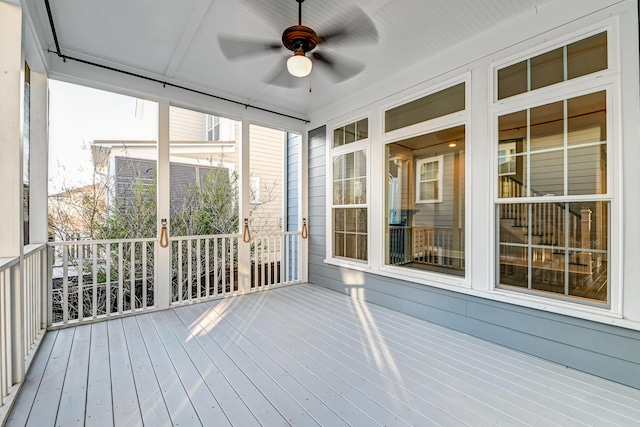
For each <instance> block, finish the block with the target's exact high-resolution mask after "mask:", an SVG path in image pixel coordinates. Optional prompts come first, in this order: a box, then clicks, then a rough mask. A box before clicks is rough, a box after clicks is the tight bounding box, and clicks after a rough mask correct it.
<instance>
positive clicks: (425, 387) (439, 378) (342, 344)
mask: <svg viewBox="0 0 640 427" xmlns="http://www.w3.org/2000/svg"><path fill="white" fill-rule="evenodd" d="M274 297H277V298H280V297H279V296H276V295H274ZM283 302H284V303H285V304H288V303H287V301H286V299H284V300H283ZM318 304H319V302H318ZM272 306H274V307H276V308H278V309H281V310H282V311H283V312H284V313H286V314H287V315H289V316H291V317H292V318H293V317H295V318H296V319H297V320H296V321H297V323H299V324H302V325H304V327H305V328H311V329H312V330H314V331H317V333H318V334H319V336H321V337H322V339H323V341H324V342H325V343H327V344H329V345H332V346H334V347H335V348H337V349H338V352H339V357H340V358H342V359H347V360H352V361H353V362H354V363H353V364H350V366H353V367H354V368H357V369H358V370H359V372H361V374H364V373H366V372H368V371H375V372H380V373H381V374H382V376H383V377H385V376H386V378H387V380H390V381H393V380H394V378H398V379H400V380H401V381H402V383H403V385H404V387H409V388H410V390H411V391H413V392H414V393H416V394H417V395H419V396H422V397H423V399H424V400H426V401H432V400H433V398H434V397H433V395H432V394H427V396H424V393H425V392H426V393H428V392H429V391H435V392H437V393H438V394H440V395H441V396H442V397H447V398H448V399H449V400H452V401H453V402H458V403H459V405H458V407H459V408H467V409H472V410H473V412H475V413H476V414H477V415H476V416H478V417H480V418H482V417H485V416H486V417H489V419H495V420H498V421H499V422H502V423H507V424H517V421H516V420H520V422H525V423H531V424H540V423H546V424H549V423H552V424H553V423H554V422H553V421H552V420H549V419H545V418H544V417H542V416H540V415H539V414H536V413H534V412H532V411H531V410H530V409H526V408H525V407H522V405H519V403H520V404H521V403H522V401H517V399H515V398H514V396H513V395H511V394H510V393H508V392H506V391H505V390H502V389H501V388H499V387H496V386H494V385H493V384H491V383H487V382H484V381H479V380H478V379H477V378H475V377H473V376H471V375H468V374H467V373H465V372H459V368H457V367H454V366H450V365H447V364H446V363H443V362H442V361H441V360H440V359H441V358H440V357H433V356H428V355H427V354H425V355H419V356H418V357H416V358H411V357H408V356H407V355H406V354H405V353H403V352H401V351H398V349H396V348H394V347H393V345H390V344H389V343H388V342H377V343H376V342H375V339H374V338H375V333H373V332H371V331H369V332H368V333H362V334H358V333H356V331H354V329H358V328H360V326H358V324H359V323H362V321H363V320H362V319H359V318H357V317H355V318H351V319H350V318H348V317H346V316H344V315H342V316H341V317H336V318H332V316H331V314H330V313H329V312H326V311H324V308H323V309H318V308H316V309H314V310H310V309H309V308H308V307H305V308H300V307H298V306H297V303H296V304H291V305H290V306H284V307H279V306H278V304H272ZM315 307H318V305H315ZM320 310H322V311H320ZM361 315H364V316H366V315H365V314H361ZM345 319H346V320H345ZM290 321H291V320H290V319H289V320H287V319H284V320H283V322H285V323H289V322H290ZM391 338H392V337H386V340H387V341H388V340H390V339H391ZM360 349H363V350H360ZM358 351H363V354H362V356H361V357H360V358H359V359H356V358H354V356H353V354H355V353H356V352H358ZM361 362H362V363H361ZM363 364H364V366H363ZM456 370H458V373H461V374H462V375H456ZM476 396H482V400H483V401H484V402H483V401H479V400H478V399H474V397H476ZM514 400H515V401H514ZM478 403H484V404H482V405H478ZM453 413H455V414H456V415H458V414H460V415H463V414H464V410H462V411H455V412H453ZM505 415H506V417H505Z"/></svg>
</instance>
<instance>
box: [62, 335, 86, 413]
mask: <svg viewBox="0 0 640 427" xmlns="http://www.w3.org/2000/svg"><path fill="white" fill-rule="evenodd" d="M75 332H76V333H75V336H74V337H73V344H72V346H71V354H70V355H69V367H68V368H67V372H66V375H65V377H64V385H63V386H62V397H61V398H60V407H59V409H58V417H57V418H56V426H74V425H75V426H83V425H84V411H85V406H86V403H87V381H88V379H89V349H90V346H91V325H83V326H78V327H77V328H76V331H75Z"/></svg>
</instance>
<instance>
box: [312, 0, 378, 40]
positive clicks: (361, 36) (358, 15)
mask: <svg viewBox="0 0 640 427" xmlns="http://www.w3.org/2000/svg"><path fill="white" fill-rule="evenodd" d="M341 15H342V16H345V17H348V18H346V19H345V18H341V19H340V21H339V23H337V24H335V25H333V26H332V27H331V28H330V29H329V30H328V31H327V32H326V33H323V34H320V35H319V37H318V38H319V42H320V43H325V42H328V41H329V42H342V41H343V40H348V41H349V44H354V43H362V44H374V43H377V42H378V30H377V29H376V25H375V24H374V23H373V21H372V20H371V18H370V17H369V15H367V14H366V12H365V11H364V10H362V9H360V8H358V7H355V6H352V7H351V8H349V10H347V12H345V13H344V14H341Z"/></svg>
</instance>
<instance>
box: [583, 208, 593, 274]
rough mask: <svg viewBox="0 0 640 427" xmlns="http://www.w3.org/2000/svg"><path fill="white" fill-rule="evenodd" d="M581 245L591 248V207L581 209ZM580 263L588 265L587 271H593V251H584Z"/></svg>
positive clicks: (584, 247)
mask: <svg viewBox="0 0 640 427" xmlns="http://www.w3.org/2000/svg"><path fill="white" fill-rule="evenodd" d="M580 247H581V248H583V249H587V250H590V249H591V209H589V208H583V209H581V210H580ZM580 264H583V265H586V266H587V271H588V272H589V273H591V252H590V251H584V252H582V253H581V254H580Z"/></svg>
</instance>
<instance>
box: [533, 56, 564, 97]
mask: <svg viewBox="0 0 640 427" xmlns="http://www.w3.org/2000/svg"><path fill="white" fill-rule="evenodd" d="M530 63H531V65H530V66H531V90H535V89H538V88H541V87H545V86H550V85H552V84H554V83H559V82H561V81H564V58H563V48H559V49H555V50H552V51H551V52H547V53H543V54H542V55H538V56H535V57H533V58H531V60H530Z"/></svg>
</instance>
